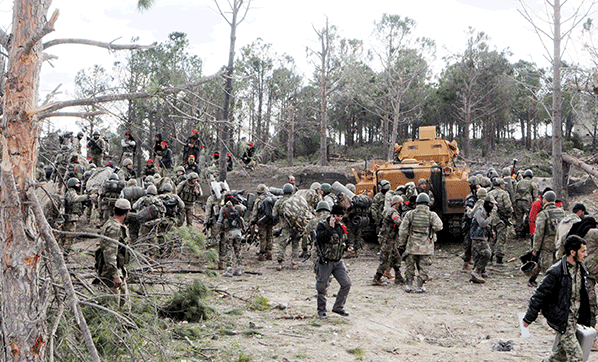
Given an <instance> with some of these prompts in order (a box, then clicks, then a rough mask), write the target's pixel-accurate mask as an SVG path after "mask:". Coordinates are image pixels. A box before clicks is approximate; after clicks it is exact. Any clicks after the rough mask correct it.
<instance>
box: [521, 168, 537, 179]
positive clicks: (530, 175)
mask: <svg viewBox="0 0 598 362" xmlns="http://www.w3.org/2000/svg"><path fill="white" fill-rule="evenodd" d="M523 177H529V178H532V177H534V171H532V170H530V169H527V170H525V172H523Z"/></svg>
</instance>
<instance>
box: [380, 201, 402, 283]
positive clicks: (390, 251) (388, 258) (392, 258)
mask: <svg viewBox="0 0 598 362" xmlns="http://www.w3.org/2000/svg"><path fill="white" fill-rule="evenodd" d="M402 203H403V198H402V197H401V196H399V195H395V196H393V198H392V201H391V206H390V207H388V208H386V209H385V210H384V216H383V218H382V228H381V229H380V238H379V239H378V240H379V242H380V264H379V265H378V269H377V270H376V275H374V280H373V282H372V283H373V284H374V285H384V284H385V283H384V282H382V280H381V278H382V275H384V272H386V270H388V268H390V267H392V268H393V269H394V271H395V284H404V283H405V279H403V276H402V275H401V269H400V268H401V255H399V249H398V245H397V242H398V236H399V227H400V226H401V205H402Z"/></svg>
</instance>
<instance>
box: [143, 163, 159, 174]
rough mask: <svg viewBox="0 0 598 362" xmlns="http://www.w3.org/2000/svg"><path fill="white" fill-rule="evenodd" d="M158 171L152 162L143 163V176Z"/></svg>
mask: <svg viewBox="0 0 598 362" xmlns="http://www.w3.org/2000/svg"><path fill="white" fill-rule="evenodd" d="M157 172H158V169H157V168H156V165H154V164H153V163H152V164H151V165H147V164H146V165H145V166H143V176H153V175H155V174H156V173H157Z"/></svg>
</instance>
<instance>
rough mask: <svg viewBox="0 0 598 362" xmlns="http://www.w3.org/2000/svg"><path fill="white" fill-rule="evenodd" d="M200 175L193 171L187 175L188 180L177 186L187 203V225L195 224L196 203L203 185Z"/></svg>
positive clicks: (178, 193) (179, 193)
mask: <svg viewBox="0 0 598 362" xmlns="http://www.w3.org/2000/svg"><path fill="white" fill-rule="evenodd" d="M198 178H199V175H198V174H197V173H195V172H191V173H190V174H189V175H187V180H186V181H183V182H181V183H179V184H178V185H177V187H176V193H177V195H179V197H180V198H181V199H182V200H183V202H184V203H185V221H186V222H187V226H192V225H193V218H194V214H195V203H196V202H197V201H199V198H200V197H201V196H202V192H201V187H200V186H199V183H198V182H197V179H198Z"/></svg>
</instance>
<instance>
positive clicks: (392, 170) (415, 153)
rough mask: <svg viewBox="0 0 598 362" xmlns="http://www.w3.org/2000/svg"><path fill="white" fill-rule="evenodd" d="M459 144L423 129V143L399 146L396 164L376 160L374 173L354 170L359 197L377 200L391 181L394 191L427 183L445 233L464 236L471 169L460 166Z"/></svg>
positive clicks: (428, 128) (432, 129)
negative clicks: (379, 187)
mask: <svg viewBox="0 0 598 362" xmlns="http://www.w3.org/2000/svg"><path fill="white" fill-rule="evenodd" d="M458 155H459V148H458V147H457V142H455V141H450V142H449V141H446V140H443V139H442V138H438V137H437V136H436V127H435V126H428V127H420V128H419V139H416V140H408V141H407V142H405V143H403V144H402V145H398V144H395V156H394V161H393V162H392V163H388V162H386V161H383V160H374V162H372V167H371V168H370V169H366V170H363V171H361V172H357V171H355V169H353V174H354V175H355V180H356V181H357V183H356V185H355V187H356V189H357V192H356V193H357V194H366V195H369V196H372V197H373V196H374V194H375V193H376V192H378V190H377V188H376V185H377V183H378V182H379V181H381V180H387V181H390V184H391V190H395V189H396V188H397V187H398V186H404V185H405V184H407V183H408V182H414V183H415V184H416V185H417V183H418V181H419V180H420V179H425V180H427V181H428V183H429V185H430V189H431V190H432V192H433V193H434V198H435V203H434V205H433V206H432V210H433V211H436V212H437V213H438V215H439V216H440V217H441V218H442V220H443V222H444V231H446V232H448V233H450V234H451V235H453V236H455V237H460V236H461V235H460V234H461V221H462V217H463V211H464V205H465V197H466V196H467V194H469V191H470V190H469V184H468V183H467V174H468V172H469V167H467V166H466V165H463V166H457V157H458Z"/></svg>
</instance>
